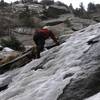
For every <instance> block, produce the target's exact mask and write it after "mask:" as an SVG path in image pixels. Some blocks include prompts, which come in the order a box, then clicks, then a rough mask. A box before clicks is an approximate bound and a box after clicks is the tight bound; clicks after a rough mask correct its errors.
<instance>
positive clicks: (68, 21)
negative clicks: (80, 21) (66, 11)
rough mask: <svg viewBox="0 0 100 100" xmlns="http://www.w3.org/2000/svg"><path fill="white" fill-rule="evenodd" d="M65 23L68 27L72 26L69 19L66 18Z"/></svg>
mask: <svg viewBox="0 0 100 100" xmlns="http://www.w3.org/2000/svg"><path fill="white" fill-rule="evenodd" d="M64 23H65V25H66V26H67V27H71V26H72V25H71V22H70V20H69V19H66V20H65V21H64Z"/></svg>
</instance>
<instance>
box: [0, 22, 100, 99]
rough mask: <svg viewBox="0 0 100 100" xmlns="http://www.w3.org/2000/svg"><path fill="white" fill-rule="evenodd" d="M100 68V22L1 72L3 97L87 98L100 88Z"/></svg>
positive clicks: (0, 94) (0, 86)
mask: <svg viewBox="0 0 100 100" xmlns="http://www.w3.org/2000/svg"><path fill="white" fill-rule="evenodd" d="M99 70H100V23H99V24H96V25H91V26H89V27H88V28H85V29H82V30H80V31H77V32H75V33H74V34H72V35H71V36H70V38H68V39H66V41H65V42H64V43H63V44H62V45H60V46H57V47H54V48H52V49H49V50H46V51H44V52H42V53H41V58H40V59H35V60H32V61H31V62H30V63H28V64H27V65H25V66H23V67H22V68H18V69H15V70H12V71H9V72H6V73H4V74H2V75H0V88H3V89H5V90H4V91H1V92H0V100H84V99H85V98H87V97H90V96H92V95H93V94H96V93H98V92H99V91H100V79H99V77H100V71H99ZM6 80H7V81H6ZM4 82H6V83H4ZM3 84H4V85H3Z"/></svg>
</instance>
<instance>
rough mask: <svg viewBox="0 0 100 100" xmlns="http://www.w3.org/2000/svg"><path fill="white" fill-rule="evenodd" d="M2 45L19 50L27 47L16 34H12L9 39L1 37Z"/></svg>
mask: <svg viewBox="0 0 100 100" xmlns="http://www.w3.org/2000/svg"><path fill="white" fill-rule="evenodd" d="M1 45H2V46H3V47H9V48H11V49H13V50H17V51H24V50H25V47H24V46H23V45H22V43H21V42H20V41H19V40H17V39H16V37H14V36H10V37H9V38H8V39H1Z"/></svg>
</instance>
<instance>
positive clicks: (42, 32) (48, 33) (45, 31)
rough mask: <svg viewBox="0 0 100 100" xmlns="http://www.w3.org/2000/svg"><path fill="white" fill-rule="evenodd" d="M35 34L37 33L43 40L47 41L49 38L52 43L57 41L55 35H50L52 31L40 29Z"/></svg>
mask: <svg viewBox="0 0 100 100" xmlns="http://www.w3.org/2000/svg"><path fill="white" fill-rule="evenodd" d="M36 32H39V33H40V34H41V35H42V36H43V37H44V39H48V38H49V37H51V38H52V39H53V41H54V42H55V43H57V39H56V37H55V35H54V34H53V33H52V31H50V30H48V29H40V30H37V31H36Z"/></svg>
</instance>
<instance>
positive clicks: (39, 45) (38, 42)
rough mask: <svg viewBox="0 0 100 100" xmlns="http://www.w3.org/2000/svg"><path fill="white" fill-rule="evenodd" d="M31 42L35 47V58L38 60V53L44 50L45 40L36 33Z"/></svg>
mask: <svg viewBox="0 0 100 100" xmlns="http://www.w3.org/2000/svg"><path fill="white" fill-rule="evenodd" d="M33 40H34V41H35V43H36V45H37V54H36V58H40V52H42V51H43V50H44V44H45V39H44V37H43V36H42V35H41V34H39V33H37V34H36V35H34V37H33Z"/></svg>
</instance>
